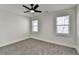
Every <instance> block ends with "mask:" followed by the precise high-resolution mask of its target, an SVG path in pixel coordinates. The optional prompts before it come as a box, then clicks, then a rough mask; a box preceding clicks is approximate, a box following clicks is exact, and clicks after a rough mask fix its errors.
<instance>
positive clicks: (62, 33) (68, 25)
mask: <svg viewBox="0 0 79 59" xmlns="http://www.w3.org/2000/svg"><path fill="white" fill-rule="evenodd" d="M65 16H68V17H69V20H68V23H69V24H65V23H64V24H63V25H57V17H56V23H55V24H56V34H60V35H69V34H70V16H69V15H65ZM65 16H58V17H65ZM58 26H63V27H65V26H67V27H68V33H64V32H61V33H58V32H57V27H58ZM63 31H64V29H63Z"/></svg>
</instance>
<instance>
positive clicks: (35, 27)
mask: <svg viewBox="0 0 79 59" xmlns="http://www.w3.org/2000/svg"><path fill="white" fill-rule="evenodd" d="M32 32H38V20H32Z"/></svg>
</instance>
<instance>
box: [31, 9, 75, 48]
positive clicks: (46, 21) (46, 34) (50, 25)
mask: <svg viewBox="0 0 79 59" xmlns="http://www.w3.org/2000/svg"><path fill="white" fill-rule="evenodd" d="M64 15H69V16H70V34H69V35H57V34H56V33H55V31H56V27H55V20H56V17H57V16H64ZM32 19H38V20H39V32H38V33H31V37H34V38H37V39H40V40H44V41H48V42H52V43H56V44H61V45H66V46H69V47H75V45H76V39H75V34H76V33H75V20H76V17H75V8H70V9H66V10H60V11H56V12H52V13H45V14H42V15H39V16H38V17H37V16H36V17H33V18H31V20H32Z"/></svg>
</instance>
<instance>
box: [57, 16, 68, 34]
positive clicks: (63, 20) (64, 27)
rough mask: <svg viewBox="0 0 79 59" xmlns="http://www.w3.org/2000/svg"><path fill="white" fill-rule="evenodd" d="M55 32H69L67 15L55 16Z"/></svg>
mask: <svg viewBox="0 0 79 59" xmlns="http://www.w3.org/2000/svg"><path fill="white" fill-rule="evenodd" d="M56 33H58V34H69V16H61V17H57V18H56Z"/></svg>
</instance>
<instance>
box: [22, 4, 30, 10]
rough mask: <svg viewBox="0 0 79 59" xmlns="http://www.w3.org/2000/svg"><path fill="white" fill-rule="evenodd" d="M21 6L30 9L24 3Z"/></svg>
mask: <svg viewBox="0 0 79 59" xmlns="http://www.w3.org/2000/svg"><path fill="white" fill-rule="evenodd" d="M22 6H23V7H25V8H27V9H29V10H30V8H28V7H27V6H25V5H22Z"/></svg>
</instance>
